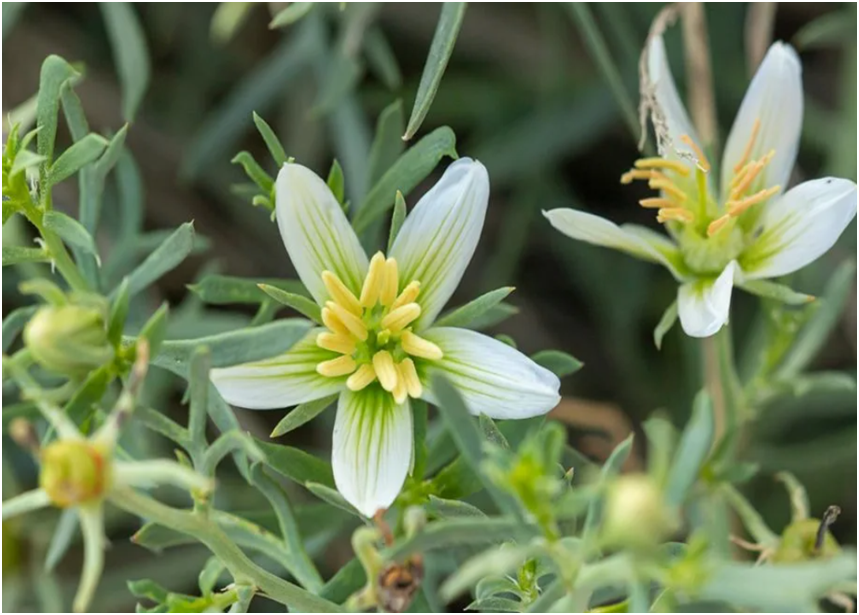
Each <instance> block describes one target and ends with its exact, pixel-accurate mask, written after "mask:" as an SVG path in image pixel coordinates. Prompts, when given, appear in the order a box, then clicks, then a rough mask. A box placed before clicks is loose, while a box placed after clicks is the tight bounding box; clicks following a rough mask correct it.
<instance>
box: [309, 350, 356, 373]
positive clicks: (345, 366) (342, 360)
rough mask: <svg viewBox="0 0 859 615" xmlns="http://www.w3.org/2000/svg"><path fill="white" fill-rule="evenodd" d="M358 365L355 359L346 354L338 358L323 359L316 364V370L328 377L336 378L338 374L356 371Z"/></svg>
mask: <svg viewBox="0 0 859 615" xmlns="http://www.w3.org/2000/svg"><path fill="white" fill-rule="evenodd" d="M356 367H358V366H357V365H356V363H355V359H353V358H352V357H350V356H349V355H348V354H344V355H343V356H340V357H337V358H336V359H331V360H330V361H323V362H322V363H320V364H319V365H317V366H316V371H317V372H318V373H320V374H322V375H323V376H327V377H328V378H336V377H337V376H345V375H346V374H351V373H352V372H354V371H355V368H356Z"/></svg>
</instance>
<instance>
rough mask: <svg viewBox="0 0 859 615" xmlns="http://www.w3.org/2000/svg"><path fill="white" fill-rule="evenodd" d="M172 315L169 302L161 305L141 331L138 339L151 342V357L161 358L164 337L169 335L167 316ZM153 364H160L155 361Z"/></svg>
mask: <svg viewBox="0 0 859 615" xmlns="http://www.w3.org/2000/svg"><path fill="white" fill-rule="evenodd" d="M169 313H170V305H169V304H168V303H167V302H164V303H162V304H161V307H159V308H158V309H157V310H156V311H155V313H154V314H153V315H152V316H150V318H149V320H147V321H146V324H145V325H143V328H142V329H141V330H140V334H139V335H138V337H142V338H143V339H145V340H146V341H148V342H149V356H150V357H160V356H161V355H160V351H161V345H162V344H163V342H164V336H165V335H167V315H168V314H169ZM152 362H153V363H156V364H157V363H158V362H157V361H155V360H153V361H152Z"/></svg>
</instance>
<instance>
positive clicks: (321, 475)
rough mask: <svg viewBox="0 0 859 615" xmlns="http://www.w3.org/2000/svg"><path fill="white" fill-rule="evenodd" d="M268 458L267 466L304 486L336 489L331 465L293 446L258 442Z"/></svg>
mask: <svg viewBox="0 0 859 615" xmlns="http://www.w3.org/2000/svg"><path fill="white" fill-rule="evenodd" d="M256 442H257V445H258V446H259V447H260V448H261V449H262V451H263V453H265V456H266V465H267V466H268V467H270V468H271V469H272V470H274V471H275V472H277V473H278V474H281V475H283V476H285V477H286V478H288V479H290V480H292V481H295V482H296V483H299V484H300V485H304V484H305V483H307V482H313V483H320V484H322V485H325V486H326V487H329V488H331V489H334V488H335V487H334V474H333V472H332V470H331V464H330V463H328V462H326V461H322V460H321V459H319V458H318V457H314V456H313V455H311V454H310V453H306V452H304V451H303V450H301V449H298V448H294V447H292V446H283V445H280V444H273V443H270V442H263V441H261V440H257V441H256Z"/></svg>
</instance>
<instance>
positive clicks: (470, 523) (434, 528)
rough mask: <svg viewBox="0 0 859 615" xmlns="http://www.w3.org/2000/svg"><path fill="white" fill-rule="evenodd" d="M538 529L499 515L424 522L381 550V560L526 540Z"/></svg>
mask: <svg viewBox="0 0 859 615" xmlns="http://www.w3.org/2000/svg"><path fill="white" fill-rule="evenodd" d="M537 532H538V530H537V529H536V528H534V527H533V526H530V525H526V524H524V523H522V522H520V521H516V520H514V519H506V518H503V517H497V518H496V517H458V518H451V519H443V520H441V521H436V522H434V523H430V524H429V525H427V526H426V527H425V528H424V529H423V531H421V532H418V533H417V534H415V535H414V536H412V537H410V538H404V539H401V540H399V541H397V542H395V543H394V544H393V546H391V547H389V548H388V549H386V550H385V551H384V552H383V557H384V559H385V561H390V560H402V559H403V558H405V557H407V556H409V555H411V554H412V553H426V552H427V551H430V550H435V549H445V548H452V547H460V546H463V545H477V544H484V543H492V542H504V541H507V540H527V539H529V538H531V537H533V536H535V535H536V534H537Z"/></svg>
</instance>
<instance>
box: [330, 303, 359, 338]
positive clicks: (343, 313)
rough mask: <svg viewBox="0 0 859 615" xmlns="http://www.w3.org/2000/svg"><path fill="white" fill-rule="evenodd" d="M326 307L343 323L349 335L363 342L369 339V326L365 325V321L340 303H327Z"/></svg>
mask: <svg viewBox="0 0 859 615" xmlns="http://www.w3.org/2000/svg"><path fill="white" fill-rule="evenodd" d="M325 307H326V308H328V309H329V310H331V312H333V313H334V315H335V316H336V317H337V318H338V320H340V322H342V323H343V325H344V326H345V327H346V328H347V329H348V330H349V333H351V334H352V335H354V336H355V337H357V338H358V339H359V340H361V341H362V342H363V341H365V340H366V339H367V325H366V324H364V321H363V320H361V319H360V318H358V317H357V316H355V314H353V313H352V312H350V311H349V310H347V309H346V308H344V307H343V306H342V305H340V304H339V303H334V302H333V301H326V302H325Z"/></svg>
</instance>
